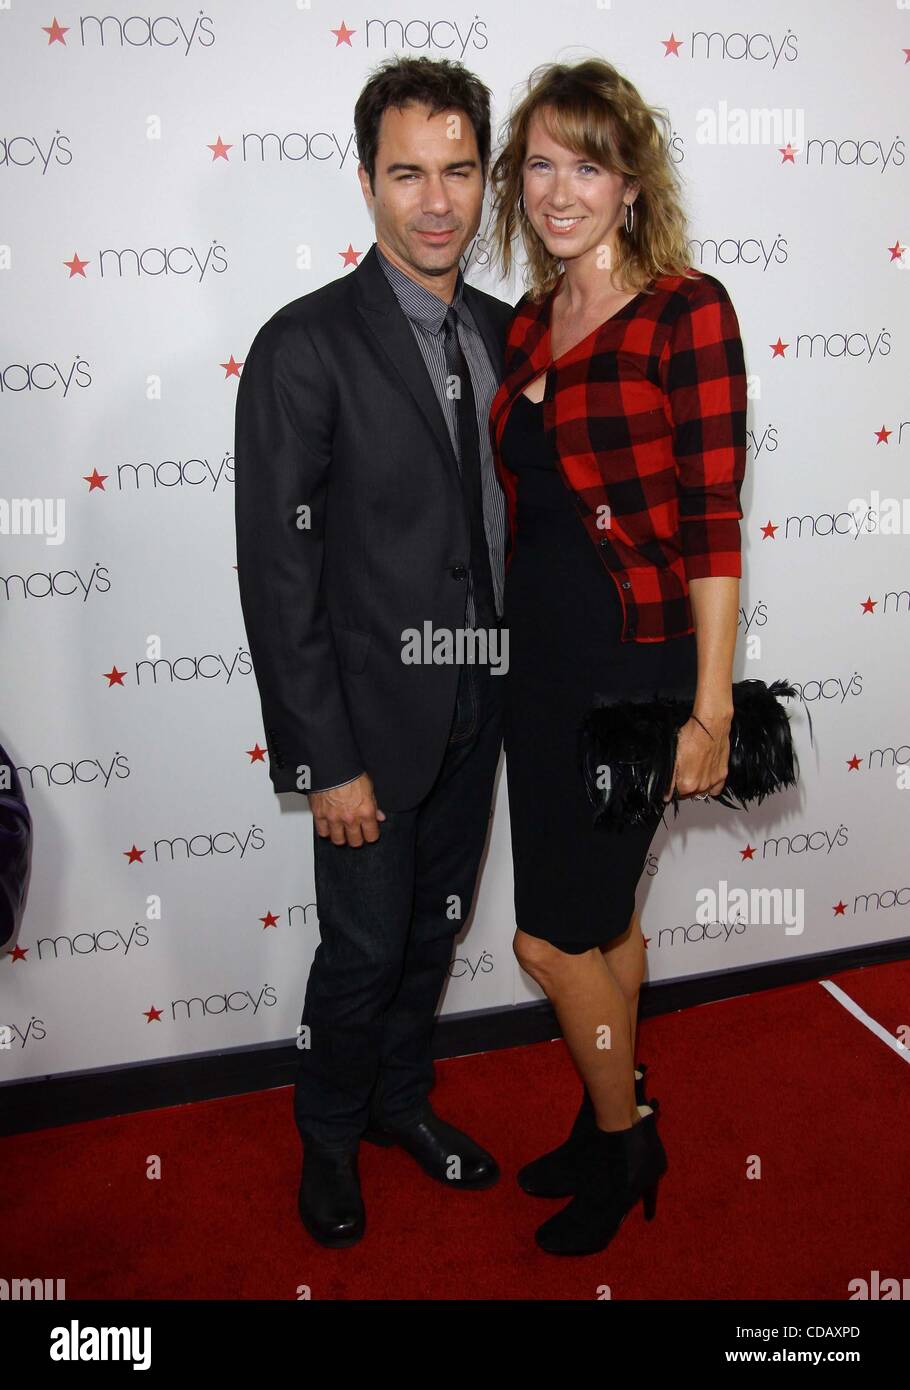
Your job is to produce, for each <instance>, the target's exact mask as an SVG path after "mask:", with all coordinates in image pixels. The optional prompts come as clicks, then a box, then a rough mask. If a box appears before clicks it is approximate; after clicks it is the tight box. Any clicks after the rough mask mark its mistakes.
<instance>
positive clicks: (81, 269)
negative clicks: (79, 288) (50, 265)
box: [63, 252, 88, 280]
mask: <svg viewBox="0 0 910 1390" xmlns="http://www.w3.org/2000/svg"><path fill="white" fill-rule="evenodd" d="M63 264H64V265H67V266H69V271H70V279H71V280H72V278H73V276H74V275H81V276H82V278H83V280H85V279H87V278H88V277H87V276H86V273H85V267H86V266H87V265H88V261H80V259H79V256H78V253H77V252H73V259H72V260H71V261H64V262H63Z"/></svg>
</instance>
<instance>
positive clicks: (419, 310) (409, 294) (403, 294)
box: [376, 242, 464, 333]
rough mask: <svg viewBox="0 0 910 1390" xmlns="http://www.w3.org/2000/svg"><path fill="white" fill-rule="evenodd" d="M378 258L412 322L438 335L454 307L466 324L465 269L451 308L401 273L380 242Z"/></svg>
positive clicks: (458, 279)
mask: <svg viewBox="0 0 910 1390" xmlns="http://www.w3.org/2000/svg"><path fill="white" fill-rule="evenodd" d="M376 256H377V259H378V261H379V264H380V265H381V266H382V268H383V270H384V271H385V273H386V278H387V279H388V281H389V284H390V285H391V286H392V289H393V290H394V291H395V294H396V296H397V299H398V302H399V304H400V305H401V307H402V309H403V310H404V312H405V314H407V316H408V318H409V319H413V320H414V321H415V322H416V323H419V324H420V325H421V326H422V327H424V328H428V329H429V330H430V331H431V332H432V333H438V332H439V331H440V330H441V328H442V325H443V323H444V322H445V317H446V314H447V313H448V311H449V309H450V308H453V309H454V310H455V313H456V316H458V317H460V318H462V322H464V318H463V314H464V276H463V275H462V273H461V267H459V270H458V276H457V278H456V280H455V293H454V294H453V295H452V302H451V305H449V304H447V303H446V301H445V300H444V299H441V298H440V296H439V295H438V294H434V293H433V291H432V290H428V289H427V288H426V286H425V285H420V284H418V282H417V281H416V280H412V279H411V277H410V275H406V274H405V273H404V271H403V270H399V268H398V266H397V265H393V264H392V262H391V261H390V260H389V259H388V257H387V256H384V255H383V254H382V252H381V251H380V249H379V243H378V242H377V243H376Z"/></svg>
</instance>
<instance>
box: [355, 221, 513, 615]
mask: <svg viewBox="0 0 910 1390" xmlns="http://www.w3.org/2000/svg"><path fill="white" fill-rule="evenodd" d="M376 256H377V259H378V261H379V264H380V265H381V266H382V268H383V270H384V271H385V274H386V277H387V279H388V281H389V284H390V285H391V287H392V289H393V290H394V292H395V296H396V298H397V300H398V303H399V304H400V305H401V309H402V312H403V313H404V314H405V316H406V318H407V320H408V323H409V324H410V325H411V331H412V332H413V334H414V337H415V338H416V340H417V346H418V347H419V348H420V351H421V354H422V356H423V360H424V362H425V363H426V367H427V371H428V373H429V376H430V381H431V382H432V383H433V390H434V391H435V393H436V398H437V400H438V401H439V404H440V407H441V409H442V413H443V415H444V417H445V421H446V425H447V426H448V430H449V437H450V439H451V441H452V448H453V449H454V451H455V457H456V458H457V459H458V460H459V466H460V462H461V454H460V450H459V447H458V401H457V400H455V399H454V398H453V397H451V396H450V395H449V394H448V392H447V391H446V383H447V381H448V373H447V369H446V356H445V343H444V335H443V331H442V328H443V323H444V322H445V317H446V313H447V312H448V309H449V307H450V306H449V304H447V303H446V301H445V300H444V299H441V298H440V297H439V295H438V294H433V293H432V291H431V290H428V289H426V288H425V287H424V286H423V285H420V284H418V283H417V281H416V280H412V279H411V277H410V276H409V275H405V273H404V271H403V270H399V268H398V266H397V265H393V264H392V262H391V261H390V260H389V259H388V258H387V257H386V256H384V255H383V254H382V252H381V251H380V249H379V247H378V245H377V247H376ZM451 308H453V309H454V311H455V315H456V318H457V320H458V341H459V343H460V344H461V350H462V352H463V353H464V358H465V361H466V362H467V364H468V371H469V372H470V374H471V386H472V389H473V392H474V402H475V406H476V409H477V439H478V444H479V447H480V477H481V485H482V493H483V524H484V530H485V532H486V537H487V546H488V548H489V552H490V573H491V574H492V577H493V594H494V598H495V601H496V612H497V615H498V616H499V617H500V618H501V617H502V596H503V584H504V576H505V549H506V500H505V495H504V493H503V490H502V485H501V484H500V481H499V476H498V474H497V472H496V468H495V466H494V463H493V446H492V441H491V438H490V406H491V405H492V403H493V397H494V396H495V395H496V391H497V389H498V386H499V382H498V381H497V378H496V373H495V372H494V370H493V366H492V364H491V362H490V359H489V356H488V354H487V349H486V346H485V344H484V341H483V338H482V337H481V335H480V333H479V331H478V329H477V325H476V323H475V322H474V319H473V318H472V317H471V311H470V309H469V308H468V306H467V304H466V303H465V301H464V277H463V276H462V273H461V271H460V270H459V272H458V278H457V280H456V282H455V293H454V294H453V296H452V303H451ZM466 621H467V625H468V627H470V628H473V627H474V623H475V611H474V591H473V587H472V585H471V584H470V582H469V584H468V593H467V607H466Z"/></svg>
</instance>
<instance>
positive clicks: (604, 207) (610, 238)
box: [523, 111, 637, 269]
mask: <svg viewBox="0 0 910 1390" xmlns="http://www.w3.org/2000/svg"><path fill="white" fill-rule="evenodd" d="M523 173H524V190H523V191H524V200H525V210H526V212H527V215H528V218H529V220H530V222H531V225H532V226H533V228H534V230H535V232H536V233H537V235H538V236H539V237H540V239H541V241H542V242H543V243H544V245H545V246H546V248H547V250H548V251H549V252H550V254H551V255H552V256H558V257H559V258H560V259H561V260H571V259H574V258H575V257H578V256H590V257H591V258H592V259H597V257H598V253H600V256H601V260H600V262H599V263H600V264H601V267H602V268H603V260H604V256H603V248H605V247H606V248H610V249H611V250H612V247H613V245H614V243H615V239H616V235H617V229H618V227H619V225H620V223H621V222H622V220H623V217H624V216H625V211H626V210H625V204H624V202H623V194H624V193H625V196H626V201H628V202H633V201H634V192H635V191H637V190H635V186H634V184H632V185H628V191H627V184H626V180H625V179H624V178H623V176H622V175H621V174H614V173H612V172H611V171H610V170H608V169H605V168H604V167H603V165H601V164H596V163H594V162H593V161H591V160H590V159H587V158H586V157H585V156H584V155H579V154H576V153H575V152H574V151H573V150H567V149H566V148H565V146H564V145H558V144H557V143H556V141H555V140H553V139H552V138H551V137H550V136H549V135H548V134H547V132H546V130H545V129H544V127H543V124H542V122H541V121H540V119H539V115H538V113H537V112H536V111H535V113H534V115H533V116H532V117H531V121H530V124H529V127H528V144H527V153H526V155H525V162H524V170H523ZM606 268H607V269H609V268H610V256H609V255H607V256H606Z"/></svg>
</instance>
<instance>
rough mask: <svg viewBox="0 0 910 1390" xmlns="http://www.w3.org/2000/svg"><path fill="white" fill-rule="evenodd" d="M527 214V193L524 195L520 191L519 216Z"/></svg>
mask: <svg viewBox="0 0 910 1390" xmlns="http://www.w3.org/2000/svg"><path fill="white" fill-rule="evenodd" d="M526 215H527V214H526V213H525V195H524V194H523V193H519V195H518V216H519V217H525V216H526Z"/></svg>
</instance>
